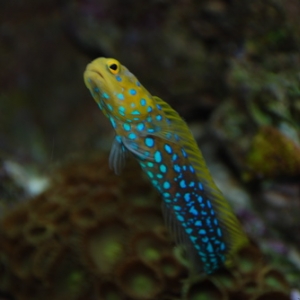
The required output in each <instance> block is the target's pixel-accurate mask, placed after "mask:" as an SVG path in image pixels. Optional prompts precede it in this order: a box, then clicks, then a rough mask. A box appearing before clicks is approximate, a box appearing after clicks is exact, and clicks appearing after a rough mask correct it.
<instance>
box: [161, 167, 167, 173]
mask: <svg viewBox="0 0 300 300" xmlns="http://www.w3.org/2000/svg"><path fill="white" fill-rule="evenodd" d="M159 169H160V171H161V172H162V173H166V172H167V167H166V166H165V165H160V166H159Z"/></svg>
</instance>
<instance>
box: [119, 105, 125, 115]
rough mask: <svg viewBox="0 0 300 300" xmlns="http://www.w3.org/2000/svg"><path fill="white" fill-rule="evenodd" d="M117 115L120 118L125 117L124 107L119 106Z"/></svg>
mask: <svg viewBox="0 0 300 300" xmlns="http://www.w3.org/2000/svg"><path fill="white" fill-rule="evenodd" d="M119 113H120V115H121V116H125V107H123V106H119Z"/></svg>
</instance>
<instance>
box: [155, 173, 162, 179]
mask: <svg viewBox="0 0 300 300" xmlns="http://www.w3.org/2000/svg"><path fill="white" fill-rule="evenodd" d="M156 177H157V178H159V179H162V178H163V177H164V176H162V174H156Z"/></svg>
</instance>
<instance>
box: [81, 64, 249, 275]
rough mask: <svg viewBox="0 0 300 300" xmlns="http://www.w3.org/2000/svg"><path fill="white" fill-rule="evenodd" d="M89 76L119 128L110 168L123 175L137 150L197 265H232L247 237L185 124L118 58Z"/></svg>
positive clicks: (167, 214)
mask: <svg viewBox="0 0 300 300" xmlns="http://www.w3.org/2000/svg"><path fill="white" fill-rule="evenodd" d="M84 79H85V83H86V85H87V87H88V88H89V89H90V91H91V93H92V95H93V97H94V99H95V100H96V102H97V103H98V105H99V107H100V109H102V111H103V112H104V114H105V115H106V116H107V117H108V118H109V120H110V122H111V124H112V126H113V128H114V130H115V132H116V137H115V140H114V143H113V146H112V150H111V153H110V158H109V163H110V165H111V167H112V168H113V169H114V170H115V172H116V173H120V171H121V168H122V167H123V166H124V163H125V159H126V153H127V152H130V153H132V154H133V155H134V156H135V158H136V159H137V160H138V162H139V164H140V165H141V167H142V169H143V171H144V172H145V173H146V174H147V176H148V177H149V179H150V181H151V182H152V184H153V186H154V187H155V188H156V189H157V190H158V191H159V193H160V194H161V195H162V198H163V212H164V216H165V219H166V223H167V226H168V228H169V229H170V230H171V231H172V232H173V234H174V236H175V239H176V242H177V243H178V244H180V245H183V246H184V247H185V249H186V252H187V254H188V257H189V258H190V259H191V260H192V262H193V265H194V266H196V269H197V270H199V271H204V272H205V273H207V274H210V273H213V272H214V271H215V270H217V269H218V268H220V267H221V266H223V265H226V266H228V265H229V264H230V258H231V256H232V255H233V254H234V253H235V252H236V251H237V250H238V249H239V248H241V247H242V246H243V245H244V244H245V243H247V237H246V236H245V234H244V233H243V231H242V229H241V227H240V224H239V222H238V220H237V219H236V217H235V215H234V214H233V212H232V210H231V208H230V206H229V204H228V202H227V201H226V199H224V197H223V195H222V194H221V192H220V191H219V189H218V188H217V187H216V185H215V184H214V182H213V180H212V178H211V175H210V173H209V171H208V169H207V167H206V165H205V162H204V159H203V157H202V154H201V152H200V150H199V149H198V147H197V144H196V142H195V140H194V138H193V136H192V134H191V132H190V131H189V129H188V126H187V125H186V123H185V122H184V121H183V120H182V119H181V118H180V116H179V115H178V114H177V112H176V111H174V110H173V109H172V108H171V107H170V106H169V105H168V104H167V103H166V102H164V101H163V100H161V99H160V98H158V97H155V96H151V95H150V93H149V92H148V91H147V90H146V89H145V88H144V87H143V86H142V85H141V84H140V83H139V81H138V80H137V79H136V78H135V76H134V75H133V74H131V73H130V72H129V71H128V70H127V69H126V68H125V67H124V66H122V65H120V64H119V62H118V61H116V60H114V59H105V58H100V59H97V60H95V61H93V62H92V63H91V64H89V65H88V67H87V70H86V71H85V74H84Z"/></svg>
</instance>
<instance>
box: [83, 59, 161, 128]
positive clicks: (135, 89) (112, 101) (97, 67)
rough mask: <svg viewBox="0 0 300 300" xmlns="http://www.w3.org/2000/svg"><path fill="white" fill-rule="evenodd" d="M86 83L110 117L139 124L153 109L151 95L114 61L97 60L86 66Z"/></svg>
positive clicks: (124, 68) (126, 70)
mask: <svg viewBox="0 0 300 300" xmlns="http://www.w3.org/2000/svg"><path fill="white" fill-rule="evenodd" d="M83 77H84V82H85V85H86V86H87V88H88V89H89V90H90V92H91V94H92V96H93V98H94V99H95V101H96V102H97V103H98V105H99V107H100V109H101V110H102V111H103V112H104V114H105V115H106V116H107V117H110V118H115V119H117V120H124V121H125V120H126V121H127V122H139V121H142V120H144V119H145V117H146V116H147V115H148V114H149V113H150V112H151V111H152V110H153V109H154V106H155V105H154V103H153V100H152V96H151V95H150V93H149V92H148V91H147V90H146V89H145V88H144V87H143V86H142V85H141V84H140V83H139V81H138V80H137V78H136V77H135V76H134V75H133V74H132V73H131V72H129V70H128V69H127V68H126V67H124V66H122V65H121V64H120V63H119V62H118V61H117V60H115V59H113V58H104V57H101V58H97V59H95V60H93V61H92V62H91V63H90V64H88V65H87V67H86V70H85V72H84V75H83Z"/></svg>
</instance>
